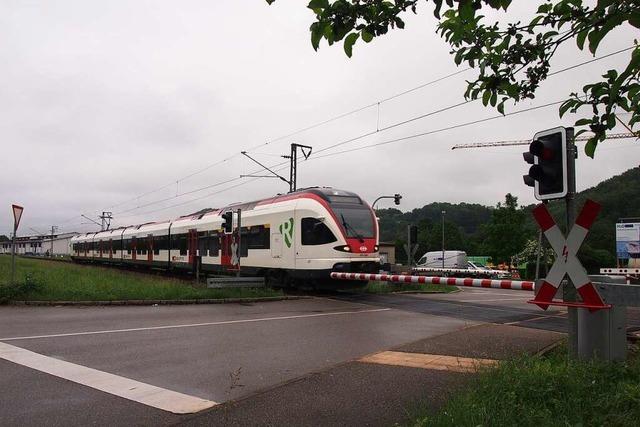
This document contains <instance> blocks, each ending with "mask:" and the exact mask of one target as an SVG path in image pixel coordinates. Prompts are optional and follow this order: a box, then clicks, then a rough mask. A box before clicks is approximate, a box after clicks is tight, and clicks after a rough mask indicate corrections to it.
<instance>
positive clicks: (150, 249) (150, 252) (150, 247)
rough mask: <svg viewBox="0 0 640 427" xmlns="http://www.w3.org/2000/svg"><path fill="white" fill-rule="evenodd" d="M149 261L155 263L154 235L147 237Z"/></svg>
mask: <svg viewBox="0 0 640 427" xmlns="http://www.w3.org/2000/svg"><path fill="white" fill-rule="evenodd" d="M147 261H149V262H153V234H149V235H148V236H147Z"/></svg>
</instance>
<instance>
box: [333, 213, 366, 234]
mask: <svg viewBox="0 0 640 427" xmlns="http://www.w3.org/2000/svg"><path fill="white" fill-rule="evenodd" d="M333 210H334V212H335V214H336V217H337V218H338V221H339V222H340V224H341V225H342V226H343V227H344V229H345V231H346V233H347V237H355V238H357V239H361V238H362V239H364V238H373V237H375V228H374V224H373V216H372V215H371V211H370V210H369V209H367V208H365V207H363V206H349V207H347V206H344V207H338V206H333Z"/></svg>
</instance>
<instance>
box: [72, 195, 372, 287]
mask: <svg viewBox="0 0 640 427" xmlns="http://www.w3.org/2000/svg"><path fill="white" fill-rule="evenodd" d="M236 209H241V210H242V224H241V225H242V230H241V238H240V242H241V243H240V252H241V262H240V264H241V266H240V270H241V273H242V275H251V276H255V275H257V276H264V277H265V278H266V279H267V281H268V282H270V283H282V284H285V285H287V286H295V285H299V284H304V285H305V286H314V287H316V288H336V287H350V286H363V285H364V283H362V282H357V281H356V282H354V283H344V282H343V281H333V280H332V279H331V278H330V273H331V272H333V271H337V272H371V273H374V272H377V271H378V269H379V266H380V264H379V262H380V258H379V254H378V222H377V220H376V216H375V213H374V212H373V210H372V209H371V207H370V206H369V205H368V204H367V202H365V201H364V200H362V199H361V198H360V197H359V196H358V195H356V194H354V193H351V192H348V191H342V190H337V189H333V188H327V187H314V188H308V189H304V190H299V191H297V192H294V193H289V194H285V195H279V196H276V197H272V198H269V199H264V200H258V201H254V202H251V203H242V204H236V205H231V206H227V207H225V208H222V209H215V210H210V211H206V212H205V213H199V214H193V215H187V216H182V217H180V218H177V219H175V220H173V221H166V222H153V223H147V224H141V225H134V226H128V227H121V228H116V229H112V230H108V231H102V232H97V233H86V234H82V235H79V236H76V237H74V238H72V239H71V243H70V252H71V256H72V258H73V259H74V260H75V261H84V262H87V261H91V262H97V263H104V264H117V265H140V266H145V267H152V268H160V269H167V270H189V271H195V268H196V267H197V268H199V269H200V271H201V272H203V273H205V274H206V273H226V272H229V271H231V270H233V267H234V266H233V265H232V250H231V245H232V236H231V235H230V234H226V233H224V231H223V229H222V223H223V218H222V214H223V213H226V212H228V211H230V210H236Z"/></svg>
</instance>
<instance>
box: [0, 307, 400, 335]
mask: <svg viewBox="0 0 640 427" xmlns="http://www.w3.org/2000/svg"><path fill="white" fill-rule="evenodd" d="M389 310H391V308H376V309H371V310H354V311H336V312H332V313H314V314H300V315H296V316H280V317H261V318H258V319H238V320H222V321H219V322H206V323H189V324H184V325H164V326H149V327H145V328H127V329H110V330H102V331H86V332H69V333H62V334H49V335H30V336H22V337H7V338H0V341H17V340H33V339H39V338H59V337H76V336H80V335H100V334H116V333H120V332H139V331H156V330H162V329H178V328H193V327H199V326H217V325H234V324H238V323H254V322H270V321H273V320H290V319H305V318H309V317H324V316H343V315H346V314H361V313H377V312H380V311H389Z"/></svg>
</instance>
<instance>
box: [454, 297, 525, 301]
mask: <svg viewBox="0 0 640 427" xmlns="http://www.w3.org/2000/svg"><path fill="white" fill-rule="evenodd" d="M527 299H528V297H526V298H497V299H478V298H476V299H458V300H455V301H458V302H496V301H522V302H526V300H527Z"/></svg>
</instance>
